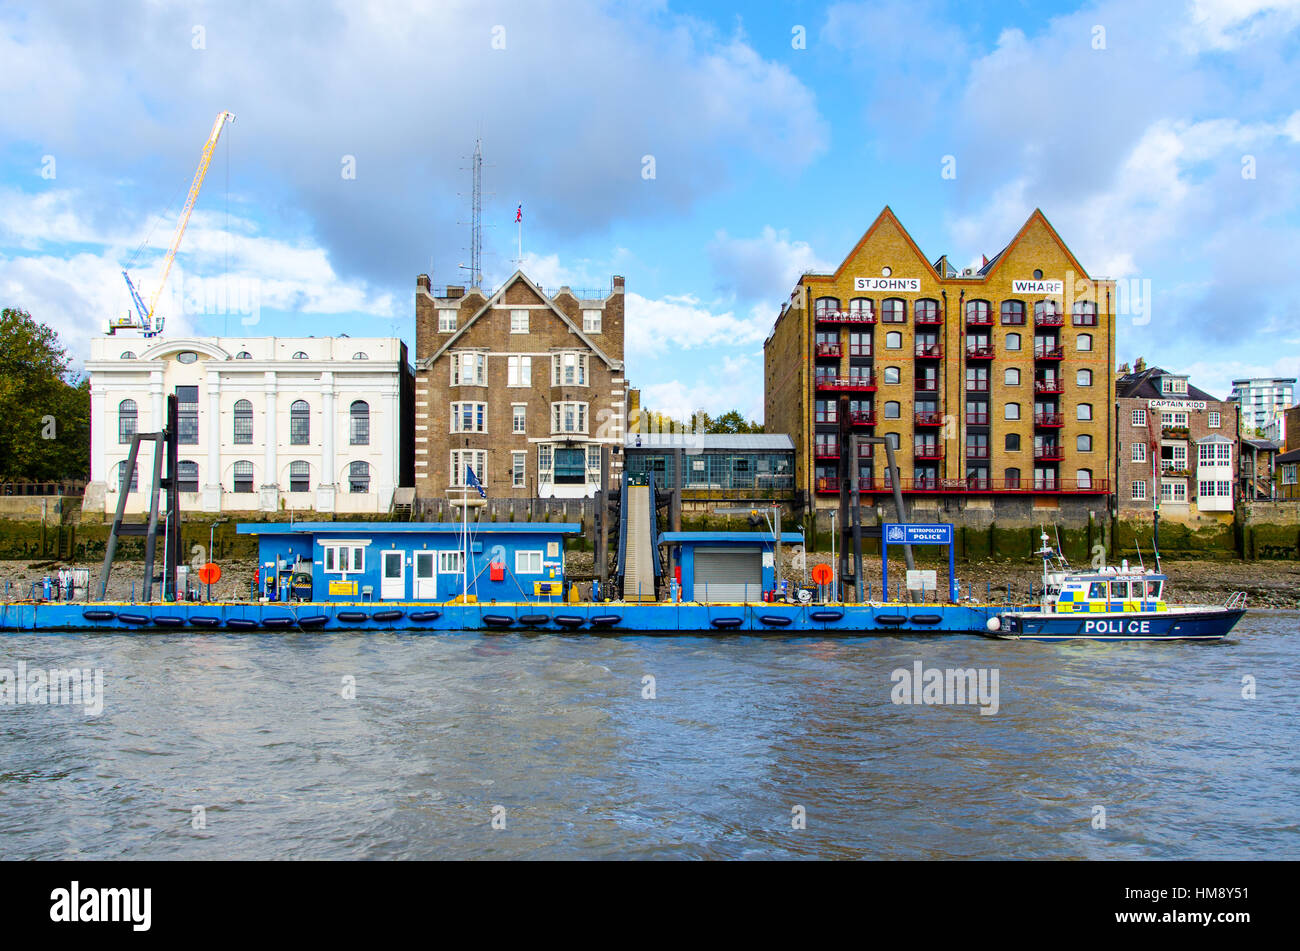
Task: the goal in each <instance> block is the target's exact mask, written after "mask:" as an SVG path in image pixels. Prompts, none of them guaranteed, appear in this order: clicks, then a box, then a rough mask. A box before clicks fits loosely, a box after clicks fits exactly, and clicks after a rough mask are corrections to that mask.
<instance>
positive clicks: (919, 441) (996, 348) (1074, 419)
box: [764, 207, 1115, 514]
mask: <svg viewBox="0 0 1300 951" xmlns="http://www.w3.org/2000/svg"><path fill="white" fill-rule="evenodd" d="M1113 299H1114V282H1112V281H1108V280H1101V279H1097V280H1094V279H1091V278H1090V277H1089V276H1088V274H1087V272H1086V271H1085V270H1084V268H1083V267H1082V265H1080V264H1079V262H1078V261H1077V260H1076V259H1075V257H1074V255H1073V254H1071V252H1070V250H1069V248H1067V247H1066V246H1065V244H1064V242H1062V240H1061V239H1060V237H1059V236H1058V235H1057V233H1056V231H1055V230H1054V229H1053V228H1052V226H1051V225H1050V224H1049V223H1048V221H1047V219H1046V218H1045V217H1044V216H1043V214H1042V212H1040V211H1037V210H1035V212H1034V213H1033V214H1032V215H1031V216H1030V217H1029V220H1028V221H1026V222H1025V224H1024V226H1023V227H1022V228H1021V229H1020V231H1019V232H1018V233H1017V234H1016V236H1015V237H1014V238H1013V239H1012V240H1011V242H1010V244H1008V245H1007V246H1006V247H1005V248H1004V249H1003V250H1002V251H1001V252H999V253H998V254H997V255H996V256H995V257H994V258H993V259H992V260H991V261H988V262H987V263H986V264H985V265H984V266H983V267H981V268H971V269H966V270H964V271H962V272H960V273H959V272H958V271H957V270H956V269H955V268H953V267H952V266H951V265H950V264H949V263H948V261H947V257H946V256H943V257H940V258H939V259H938V260H937V261H935V262H933V263H930V262H929V261H928V259H927V258H926V257H925V255H923V254H922V253H921V250H920V248H918V247H917V245H916V243H915V242H914V241H913V240H912V238H911V236H910V235H908V233H907V231H906V230H905V229H904V228H903V226H902V225H901V224H900V223H899V221H898V219H897V218H895V217H894V214H893V212H892V211H891V210H890V209H889V208H888V207H886V208H885V209H884V211H882V212H881V214H880V215H879V217H877V218H876V220H875V222H874V223H873V224H872V225H871V227H870V228H869V229H868V230H867V232H866V234H864V235H863V237H862V238H861V240H860V241H859V242H858V243H857V245H856V246H855V247H854V248H853V250H852V251H851V252H850V253H849V255H848V256H847V257H846V258H845V259H844V261H843V262H842V263H841V264H840V266H839V267H838V268H837V269H836V270H835V272H834V273H833V274H805V275H803V276H802V277H801V278H800V279H799V281H798V283H797V284H796V286H795V288H794V291H793V293H792V294H791V295H790V299H789V301H788V302H787V303H786V304H785V305H783V307H782V309H781V313H780V315H779V316H778V317H777V320H776V324H775V327H774V328H773V330H772V333H771V335H770V336H769V337H768V339H767V341H766V342H765V344H764V363H765V425H766V429H767V431H768V432H777V433H789V434H790V435H791V437H792V438H793V440H794V445H795V485H796V487H797V488H798V489H800V490H803V492H804V495H803V496H802V498H804V499H805V500H807V501H809V502H810V503H811V504H812V505H814V506H815V507H816V508H817V509H828V508H833V507H834V506H835V505H836V504H837V496H838V494H839V487H840V484H841V481H842V480H844V479H845V478H847V477H850V470H849V462H848V460H847V459H845V458H844V457H845V456H846V455H847V445H846V440H847V436H848V435H849V434H850V433H852V432H858V433H862V434H865V435H872V436H882V437H887V438H892V439H893V441H894V442H895V445H896V452H897V458H898V466H899V470H900V475H901V481H902V489H903V492H904V493H905V494H907V495H909V496H912V497H913V499H914V500H915V501H914V506H913V507H914V508H922V507H925V508H934V507H936V505H938V504H944V503H948V504H944V507H945V508H951V507H952V505H951V503H954V502H955V503H956V504H957V505H958V506H961V507H976V508H989V509H992V508H994V507H995V506H996V507H998V508H1002V507H1008V506H1009V507H1012V508H1018V509H1023V510H1024V512H1025V514H1029V513H1030V512H1032V511H1033V510H1034V509H1051V508H1059V507H1060V505H1061V502H1062V499H1063V498H1065V497H1075V496H1081V497H1086V498H1084V499H1082V500H1081V501H1082V502H1083V504H1085V505H1087V506H1088V507H1092V508H1096V507H1101V506H1105V505H1106V502H1107V496H1108V495H1109V492H1110V473H1111V471H1112V447H1113V444H1114V439H1113V434H1114V422H1115V421H1114V388H1113V387H1114V379H1113V374H1112V372H1111V367H1113V366H1114V350H1115V325H1114V318H1113V313H1114V311H1113V306H1112V305H1113ZM864 450H867V451H864V453H863V457H862V458H861V459H860V460H859V461H858V472H857V476H858V479H859V481H858V486H859V489H860V491H861V492H862V493H863V494H864V495H867V496H870V495H872V494H875V495H876V496H877V497H878V498H880V499H881V500H883V498H884V497H885V494H886V493H888V492H889V491H890V487H889V483H888V481H887V479H888V477H887V473H886V465H885V454H884V448H883V447H882V446H871V447H864ZM923 499H927V500H929V501H924V502H923V501H922V500H923ZM870 501H871V500H870V499H864V502H870Z"/></svg>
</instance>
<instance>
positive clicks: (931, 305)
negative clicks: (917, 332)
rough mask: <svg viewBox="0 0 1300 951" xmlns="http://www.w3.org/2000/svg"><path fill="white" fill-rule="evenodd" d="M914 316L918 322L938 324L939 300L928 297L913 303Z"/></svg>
mask: <svg viewBox="0 0 1300 951" xmlns="http://www.w3.org/2000/svg"><path fill="white" fill-rule="evenodd" d="M912 316H913V318H914V319H915V321H916V322H917V323H918V324H937V323H938V322H939V302H938V301H937V300H934V299H933V298H930V297H926V298H922V299H921V300H919V301H917V302H916V303H915V304H913V305H912Z"/></svg>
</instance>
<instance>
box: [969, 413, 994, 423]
mask: <svg viewBox="0 0 1300 951" xmlns="http://www.w3.org/2000/svg"><path fill="white" fill-rule="evenodd" d="M988 424H989V414H988V413H967V414H966V425H968V426H987V425H988Z"/></svg>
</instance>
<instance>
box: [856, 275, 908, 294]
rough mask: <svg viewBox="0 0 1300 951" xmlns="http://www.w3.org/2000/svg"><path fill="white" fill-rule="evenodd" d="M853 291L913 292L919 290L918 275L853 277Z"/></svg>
mask: <svg viewBox="0 0 1300 951" xmlns="http://www.w3.org/2000/svg"><path fill="white" fill-rule="evenodd" d="M853 289H854V290H855V291H904V292H907V291H910V292H912V293H913V294H915V293H917V292H919V291H920V290H921V279H920V278H919V277H855V278H854V279H853Z"/></svg>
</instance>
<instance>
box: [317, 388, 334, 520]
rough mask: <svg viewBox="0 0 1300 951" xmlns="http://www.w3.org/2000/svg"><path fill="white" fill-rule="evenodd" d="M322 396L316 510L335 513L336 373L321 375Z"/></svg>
mask: <svg viewBox="0 0 1300 951" xmlns="http://www.w3.org/2000/svg"><path fill="white" fill-rule="evenodd" d="M320 395H321V451H320V471H319V472H318V474H317V481H316V510H317V511H318V512H333V511H334V495H335V493H336V492H337V491H338V490H337V487H336V485H335V479H336V478H337V462H336V461H335V458H334V436H335V433H336V432H337V430H338V426H339V423H338V413H337V412H336V410H335V408H334V373H333V371H331V370H325V371H324V372H322V373H321V375H320Z"/></svg>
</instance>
